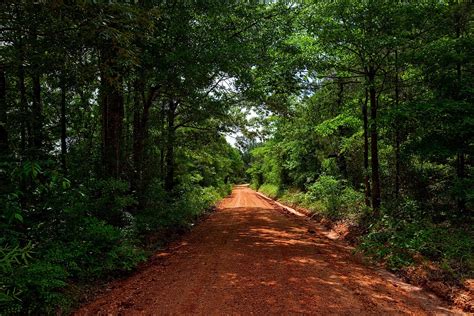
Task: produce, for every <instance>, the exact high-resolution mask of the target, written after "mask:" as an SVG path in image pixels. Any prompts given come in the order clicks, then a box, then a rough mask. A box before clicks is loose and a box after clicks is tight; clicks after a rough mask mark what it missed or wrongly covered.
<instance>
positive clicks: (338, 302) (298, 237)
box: [76, 186, 455, 315]
mask: <svg viewBox="0 0 474 316" xmlns="http://www.w3.org/2000/svg"><path fill="white" fill-rule="evenodd" d="M314 225H315V224H312V223H311V222H309V221H307V220H304V219H301V218H296V217H294V216H291V215H287V214H285V213H283V212H281V211H279V210H278V209H277V208H276V207H274V206H273V205H272V204H270V203H269V202H267V201H266V200H264V199H262V198H261V197H260V196H258V195H257V194H256V193H255V192H254V191H252V190H251V189H249V188H247V187H243V186H237V187H236V188H235V189H234V190H233V192H232V195H231V196H230V197H228V198H226V199H224V200H223V201H222V202H221V203H220V205H219V208H218V210H217V211H216V212H214V213H213V214H212V215H211V216H210V217H209V218H208V219H206V220H205V221H203V222H202V223H200V224H199V225H198V226H197V227H196V228H195V229H194V230H193V231H192V232H190V233H189V234H188V235H186V236H184V237H183V239H182V240H181V241H180V242H178V243H175V244H174V245H172V247H170V248H171V249H170V250H169V251H168V252H162V253H158V254H156V255H155V257H154V258H153V259H152V264H150V265H148V266H147V267H146V268H144V269H143V270H142V271H139V272H138V273H136V274H135V275H134V276H132V277H130V278H129V279H126V280H122V281H118V282H116V283H115V284H114V285H113V288H112V289H111V290H110V291H109V292H108V293H106V294H104V295H103V296H101V297H99V298H97V300H96V301H94V302H92V303H90V304H89V305H86V306H84V307H83V308H82V309H80V310H78V311H77V312H76V314H77V315H97V314H99V315H101V314H102V315H108V314H113V315H117V314H122V315H160V314H167V315H169V314H180V315H181V314H199V315H222V314H244V315H247V314H260V315H267V314H280V315H281V314H285V315H287V314H317V315H328V314H333V315H334V314H339V315H340V314H342V315H344V314H346V315H354V314H363V315H368V314H369V315H370V314H372V315H387V314H416V315H432V314H454V313H455V312H454V311H452V310H449V309H448V308H447V307H446V306H445V305H444V304H443V303H442V302H441V301H440V300H439V299H438V298H437V297H435V296H434V295H432V294H429V293H427V292H424V291H422V290H420V289H419V288H417V287H414V286H411V285H408V284H405V283H403V282H401V281H400V280H398V279H397V278H395V277H393V276H392V275H391V274H389V273H386V272H381V271H378V270H376V269H373V268H370V267H367V266H366V265H364V264H362V263H360V262H359V261H358V260H356V259H355V258H354V256H353V255H352V249H351V248H350V247H348V246H346V245H345V244H343V243H340V242H337V241H333V240H330V239H328V238H326V237H325V236H324V235H323V234H322V233H321V232H320V231H319V230H318V228H317V226H314ZM309 228H311V229H309ZM313 231H316V233H314V232H313Z"/></svg>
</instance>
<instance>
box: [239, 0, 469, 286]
mask: <svg viewBox="0 0 474 316" xmlns="http://www.w3.org/2000/svg"><path fill="white" fill-rule="evenodd" d="M314 12H317V13H316V14H315V13H314ZM295 24H296V25H298V26H300V27H301V29H300V31H299V32H297V33H295V34H294V35H293V36H292V37H291V38H290V39H288V43H290V45H291V47H293V51H292V52H291V53H287V52H282V54H288V60H289V59H292V60H293V61H295V60H298V61H299V63H301V65H304V66H303V67H301V68H300V71H302V72H303V71H304V73H305V74H307V76H313V77H311V80H310V82H309V83H308V84H309V86H310V88H308V90H309V91H306V92H305V93H304V94H301V93H300V94H296V95H295V94H286V95H285V102H286V103H285V104H286V107H284V109H285V113H284V114H283V115H281V114H280V115H274V114H270V115H268V116H267V117H265V118H263V119H261V121H260V124H259V127H258V128H256V129H255V130H257V131H258V134H259V136H260V139H257V140H256V141H253V142H251V141H249V142H247V143H243V144H242V145H243V146H242V148H245V149H246V150H247V152H248V155H250V156H251V158H249V159H248V162H247V164H248V165H249V166H250V167H249V169H248V174H249V176H250V177H251V183H252V186H253V188H255V189H258V190H260V191H261V192H263V193H265V194H266V195H268V196H271V197H274V198H278V199H279V200H281V201H283V202H286V203H289V204H291V205H297V206H300V207H303V208H306V209H308V210H310V211H311V212H313V213H314V214H316V215H320V216H323V217H325V218H327V219H329V220H331V221H333V222H345V223H346V225H349V226H350V227H352V228H353V229H356V230H357V231H358V238H357V240H356V243H357V244H358V249H359V250H360V251H363V252H364V253H366V254H368V255H370V256H372V258H374V259H376V260H377V261H380V262H384V263H385V264H386V265H387V266H388V267H389V268H391V269H393V270H397V271H400V272H402V273H404V274H405V275H406V274H407V273H408V272H407V271H410V269H412V268H413V267H414V266H417V267H424V268H426V269H425V270H427V271H424V272H427V273H428V276H427V277H425V276H418V277H421V278H422V279H423V278H424V279H423V280H418V281H419V283H421V284H422V285H423V283H424V282H429V281H441V282H446V283H447V284H451V285H453V284H456V285H459V286H462V284H463V283H464V282H466V281H468V280H470V279H471V280H472V278H473V277H474V230H473V227H474V225H473V215H474V214H473V207H474V199H473V197H474V191H473V188H474V182H473V177H472V150H473V147H472V146H473V131H474V126H473V120H472V119H473V117H474V107H473V101H474V99H473V91H474V90H473V82H474V80H473V79H474V78H473V73H472V71H471V70H470V69H472V67H473V59H472V57H473V51H472V47H473V43H474V42H473V32H472V31H473V21H472V5H470V4H468V3H456V4H454V3H451V4H442V3H435V2H425V3H423V4H422V3H398V4H393V3H388V2H386V3H385V2H378V1H374V2H370V1H369V2H363V3H351V4H350V5H349V4H348V3H346V2H344V1H341V2H339V1H335V2H334V1H331V3H326V2H320V3H319V4H315V5H312V6H309V7H308V8H307V11H304V12H303V13H302V14H301V15H300V16H299V20H298V22H295ZM290 56H291V57H290ZM306 87H307V86H306ZM275 113H277V112H275ZM262 140H263V141H262ZM424 272H423V273H424ZM471 290H472V289H471Z"/></svg>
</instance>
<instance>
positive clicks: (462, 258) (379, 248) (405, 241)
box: [359, 215, 474, 278]
mask: <svg viewBox="0 0 474 316" xmlns="http://www.w3.org/2000/svg"><path fill="white" fill-rule="evenodd" d="M359 249H360V250H362V251H364V252H365V253H367V254H368V255H371V256H373V257H374V258H376V259H378V260H384V261H386V262H387V264H388V266H389V267H390V268H391V269H394V270H397V269H400V268H402V267H404V266H408V265H411V264H413V263H414V258H415V257H416V256H418V255H422V256H423V257H425V258H427V259H429V260H432V261H434V262H437V263H439V264H440V266H441V267H442V268H444V270H445V271H446V272H448V273H450V274H452V275H453V276H454V277H456V278H460V277H472V276H473V275H472V271H473V268H474V234H473V231H472V230H469V229H464V228H459V227H451V226H450V225H447V224H438V225H436V224H433V223H431V222H430V221H427V220H418V219H416V220H412V221H407V220H406V219H400V218H394V217H391V216H389V215H385V216H384V217H383V218H382V219H381V220H380V221H379V222H377V223H375V224H374V225H373V226H372V227H371V231H370V232H369V233H368V234H367V235H366V236H364V237H363V238H362V243H361V244H360V246H359Z"/></svg>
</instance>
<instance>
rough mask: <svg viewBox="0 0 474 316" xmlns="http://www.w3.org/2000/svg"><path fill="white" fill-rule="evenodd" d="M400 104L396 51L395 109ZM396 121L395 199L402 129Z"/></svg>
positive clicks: (398, 188)
mask: <svg viewBox="0 0 474 316" xmlns="http://www.w3.org/2000/svg"><path fill="white" fill-rule="evenodd" d="M399 104H400V82H399V76H398V51H397V50H395V107H396V108H397V109H398V106H399ZM398 123H399V122H398V120H396V121H395V127H394V128H395V197H396V198H397V199H398V197H399V196H400V138H401V136H400V127H399V124H398Z"/></svg>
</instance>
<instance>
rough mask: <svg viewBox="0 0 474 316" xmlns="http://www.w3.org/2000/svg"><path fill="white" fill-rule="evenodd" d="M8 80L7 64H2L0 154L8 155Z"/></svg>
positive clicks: (0, 84)
mask: <svg viewBox="0 0 474 316" xmlns="http://www.w3.org/2000/svg"><path fill="white" fill-rule="evenodd" d="M8 148H9V146H8V130H7V81H6V77H5V65H3V64H0V155H1V156H4V155H5V156H6V155H8Z"/></svg>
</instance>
